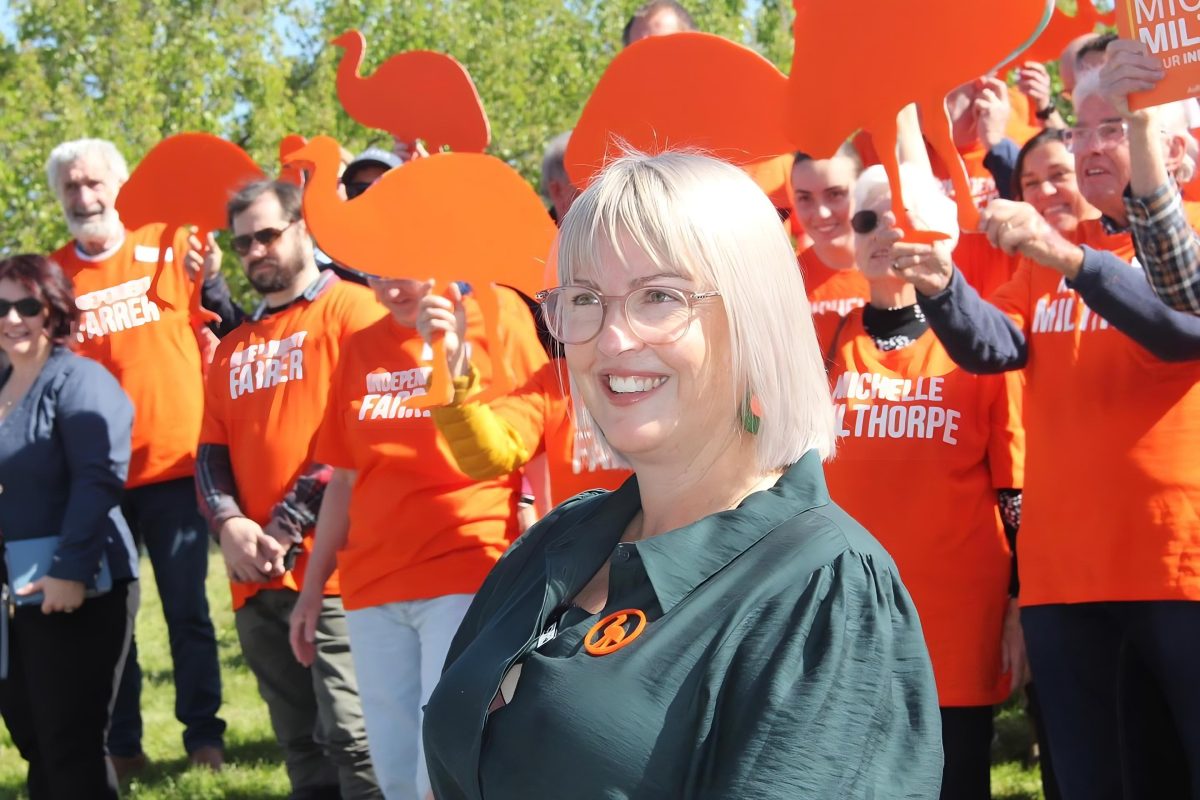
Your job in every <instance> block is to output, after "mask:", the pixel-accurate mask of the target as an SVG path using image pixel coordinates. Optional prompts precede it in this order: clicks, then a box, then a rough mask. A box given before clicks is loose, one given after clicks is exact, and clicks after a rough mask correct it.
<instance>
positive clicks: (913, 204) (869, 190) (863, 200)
mask: <svg viewBox="0 0 1200 800" xmlns="http://www.w3.org/2000/svg"><path fill="white" fill-rule="evenodd" d="M900 186H901V191H903V192H904V207H905V208H906V209H908V213H909V215H910V216H911V217H912V221H913V222H914V223H915V224H916V225H918V226H920V227H922V228H924V229H926V230H931V231H938V232H939V233H944V234H946V235H947V236H949V237H950V238H951V240H952V242H954V243H956V242H957V241H958V234H959V228H958V206H957V205H956V204H955V202H954V201H953V200H951V199H950V198H949V197H947V196H946V190H945V188H944V187H943V186H942V183H941V182H940V181H939V180H938V179H937V178H935V177H933V175H932V174H931V173H929V172H926V171H924V170H920V169H918V168H917V167H915V166H913V165H912V164H901V165H900ZM890 192H891V186H890V185H889V184H888V177H887V172H886V171H885V170H884V168H883V165H882V164H875V165H874V166H871V167H867V168H866V169H865V170H863V173H862V175H859V176H858V183H856V184H855V185H854V207H855V208H866V207H867V206H868V205H870V204H871V203H872V202H874V200H875V199H876V198H877V197H879V196H880V195H881V194H889V193H890Z"/></svg>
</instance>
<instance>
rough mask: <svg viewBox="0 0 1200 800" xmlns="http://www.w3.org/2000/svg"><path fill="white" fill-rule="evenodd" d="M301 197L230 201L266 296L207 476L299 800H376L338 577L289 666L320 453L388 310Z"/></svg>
mask: <svg viewBox="0 0 1200 800" xmlns="http://www.w3.org/2000/svg"><path fill="white" fill-rule="evenodd" d="M300 198H301V194H300V190H299V189H298V188H297V187H295V186H293V185H291V184H288V183H280V182H271V181H263V182H259V183H254V184H251V185H249V186H247V187H245V188H243V189H242V190H241V191H239V192H238V193H237V194H236V195H235V196H234V197H233V199H232V200H230V201H229V206H228V210H229V221H230V227H231V228H232V231H233V238H232V246H233V250H234V252H236V253H237V254H238V256H239V258H240V259H241V262H242V266H243V268H244V269H245V272H246V277H247V278H248V279H249V281H250V284H251V285H252V286H253V287H254V288H255V290H257V291H258V292H259V293H260V294H261V295H262V296H263V300H262V302H261V303H260V304H259V306H258V308H257V309H256V310H255V311H254V313H253V314H252V315H251V316H250V317H249V318H248V319H247V320H246V321H245V322H243V323H242V324H241V325H240V326H239V327H238V328H237V329H235V330H234V331H233V332H232V333H230V334H229V335H228V336H227V337H226V338H225V339H224V340H223V341H222V342H221V344H220V346H219V347H218V349H217V354H216V357H215V358H214V359H213V363H212V366H211V367H210V369H209V373H208V384H207V390H206V393H205V411H204V427H203V430H202V431H201V434H200V446H199V450H198V452H197V463H196V480H197V484H198V485H199V489H200V495H201V500H202V503H201V510H202V512H203V513H204V515H205V517H206V518H207V520H208V522H209V527H210V528H211V530H212V532H213V535H214V536H215V537H216V538H217V540H218V542H219V544H220V546H221V553H222V555H223V556H224V559H225V567H226V570H227V571H228V573H229V577H230V579H231V581H232V582H233V584H232V590H233V607H234V620H235V623H236V626H237V632H238V639H239V641H240V642H241V645H242V652H243V654H244V656H245V659H246V663H247V664H248V665H249V667H250V669H251V670H252V671H253V672H254V675H255V677H256V678H257V679H258V687H259V692H260V693H261V694H262V697H263V699H264V700H265V701H266V703H267V708H268V710H269V711H270V714H271V724H272V727H273V728H274V729H275V735H276V737H277V738H278V740H279V743H280V745H281V746H282V747H283V749H284V755H285V760H286V764H287V770H288V777H289V779H290V781H291V784H292V791H293V797H305V798H308V797H339V796H340V797H343V798H356V799H357V798H376V797H379V796H380V793H379V787H378V785H377V783H376V780H375V775H374V771H373V770H372V768H371V761H370V756H369V754H368V751H367V740H366V733H365V730H364V727H363V719H362V708H361V703H360V702H359V697H358V689H357V683H356V681H355V676H354V668H353V664H352V662H351V660H350V651H349V638H348V634H347V631H346V619H345V614H344V612H343V610H342V600H341V597H340V590H339V587H338V580H337V576H336V574H334V575H333V576H332V577H331V578H330V579H329V581H327V582H326V583H325V585H324V587H323V592H322V594H323V599H322V600H321V611H320V615H319V620H318V623H317V631H316V654H315V658H314V660H313V662H312V665H311V666H301V665H300V664H299V663H297V662H296V660H295V659H294V658H292V654H291V649H290V646H289V644H288V617H289V615H290V614H291V611H292V608H293V606H294V605H295V603H296V599H297V597H298V596H299V595H298V593H299V591H300V589H301V588H302V585H303V575H304V569H305V565H306V564H307V561H308V551H309V550H311V546H312V532H313V526H314V524H315V523H316V519H317V513H318V511H319V509H320V506H321V501H322V498H323V496H324V493H325V487H326V485H327V484H328V482H329V477H330V472H331V470H330V468H329V467H327V466H325V465H324V464H320V463H314V461H313V445H314V441H315V437H316V432H317V428H318V427H319V425H320V423H321V419H322V416H323V414H324V411H325V403H326V399H327V397H328V395H329V387H330V381H331V377H332V375H333V370H334V366H335V365H336V363H337V360H338V357H339V354H340V352H341V346H342V342H344V341H345V340H346V339H347V338H349V336H350V335H351V334H352V333H354V332H356V331H358V330H360V329H362V328H365V327H367V326H368V325H370V324H371V323H373V322H375V321H376V320H377V319H379V318H380V317H381V316H382V315H383V313H384V310H383V308H382V307H381V306H380V305H379V304H378V303H377V302H375V299H374V297H372V295H371V292H370V291H368V290H367V289H365V288H362V287H359V286H354V285H351V284H349V283H346V282H344V281H341V280H340V279H339V278H338V277H337V276H336V275H334V274H332V273H330V272H320V271H319V270H318V269H317V264H316V261H315V260H314V258H313V246H312V241H311V240H310V238H309V235H308V228H307V226H306V225H305V223H304V220H303V219H301V216H300ZM339 793H340V794H339Z"/></svg>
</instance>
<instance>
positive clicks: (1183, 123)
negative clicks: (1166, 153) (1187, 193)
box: [1158, 100, 1198, 185]
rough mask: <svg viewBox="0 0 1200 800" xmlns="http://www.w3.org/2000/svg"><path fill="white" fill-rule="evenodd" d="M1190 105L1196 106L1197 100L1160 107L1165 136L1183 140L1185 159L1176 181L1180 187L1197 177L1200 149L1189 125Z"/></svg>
mask: <svg viewBox="0 0 1200 800" xmlns="http://www.w3.org/2000/svg"><path fill="white" fill-rule="evenodd" d="M1188 103H1192V104H1193V105H1194V104H1195V100H1179V101H1176V102H1174V103H1166V104H1165V105H1161V106H1159V107H1158V121H1159V127H1161V128H1162V132H1163V136H1165V137H1166V138H1168V139H1182V140H1183V150H1184V153H1183V159H1182V160H1181V161H1180V164H1179V166H1178V167H1177V168H1176V169H1175V180H1176V182H1177V183H1179V184H1180V185H1182V184H1185V183H1188V182H1189V181H1191V179H1192V178H1194V177H1195V176H1196V155H1197V149H1198V148H1197V144H1196V137H1194V136H1192V132H1191V130H1190V128H1191V127H1192V126H1191V125H1189V124H1188V122H1189V120H1188V117H1189V115H1188V107H1187V104H1188Z"/></svg>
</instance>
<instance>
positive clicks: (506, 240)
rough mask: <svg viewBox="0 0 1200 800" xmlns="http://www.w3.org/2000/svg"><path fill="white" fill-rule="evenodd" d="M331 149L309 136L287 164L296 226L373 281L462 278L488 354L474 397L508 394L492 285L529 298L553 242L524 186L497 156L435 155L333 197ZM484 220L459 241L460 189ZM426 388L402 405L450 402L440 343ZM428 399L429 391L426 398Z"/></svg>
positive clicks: (546, 220)
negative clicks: (299, 176)
mask: <svg viewBox="0 0 1200 800" xmlns="http://www.w3.org/2000/svg"><path fill="white" fill-rule="evenodd" d="M338 154H339V148H338V143H337V142H336V141H334V140H333V139H331V138H330V137H328V136H317V137H314V138H313V139H312V141H310V142H309V143H308V144H307V145H305V146H304V147H303V148H301V149H299V150H297V151H295V152H293V153H292V154H290V155H289V156H288V157H287V158H286V159H285V163H287V164H289V165H290V164H298V165H301V166H303V167H305V168H306V169H308V170H309V171H310V172H309V175H310V178H309V181H308V183H307V185H306V186H305V189H304V220H305V222H306V223H307V224H308V227H309V231H310V232H311V233H312V235H313V238H314V239H316V241H317V243H318V244H319V245H320V246H321V249H322V250H324V251H325V252H326V253H328V254H329V256H330V257H331V258H333V259H334V260H336V261H338V262H340V263H342V264H345V265H347V266H349V267H353V268H354V269H357V270H360V271H362V272H366V273H369V274H372V275H380V276H385V277H393V278H414V279H416V280H425V279H427V278H434V279H435V280H437V282H438V284H439V285H440V286H442V287H445V286H448V285H449V284H450V283H451V282H452V281H466V282H468V283H470V284H471V285H472V287H473V288H474V295H475V298H476V300H477V301H478V302H479V305H480V309H481V311H482V313H483V318H484V321H485V324H486V330H487V337H488V342H489V351H490V352H491V353H492V354H493V356H492V357H493V360H492V366H493V370H492V374H493V375H494V376H495V381H494V383H493V384H492V385H491V386H489V387H487V388H485V390H484V392H483V394H482V396H481V397H482V399H483V400H486V399H490V398H493V397H499V396H502V395H504V394H507V393H509V392H511V391H512V390H513V389H514V388H516V387H515V383H514V381H513V376H512V373H511V371H510V370H509V369H508V367H507V365H506V364H504V363H503V361H501V360H500V359H499V354H500V352H501V348H500V337H499V306H498V303H497V300H496V296H495V293H494V291H493V288H492V283H493V282H500V283H503V284H505V285H507V286H512V287H514V288H516V289H519V290H520V291H522V292H524V293H526V294H528V295H531V296H532V295H533V294H534V293H535V292H537V291H538V290H539V289H541V288H542V286H541V278H542V271H543V263H544V261H545V259H546V254H547V253H548V252H549V250H550V243H551V241H552V240H553V238H554V234H555V228H554V223H553V222H551V221H550V217H549V216H548V215H547V214H546V209H545V207H544V206H542V202H541V200H539V199H538V196H537V195H536V194H535V193H534V191H533V190H532V189H531V188H530V187H529V184H528V183H526V182H525V180H524V179H523V178H522V177H521V176H520V175H519V174H518V173H517V172H516V171H514V170H513V169H512V168H511V167H510V166H508V165H507V164H505V163H504V162H503V161H501V160H500V159H498V158H494V157H492V156H489V155H484V154H482V153H438V154H435V155H432V156H430V157H428V158H417V159H414V160H412V161H410V162H409V163H407V164H405V165H404V166H403V167H400V168H398V169H393V170H390V171H388V172H387V173H385V174H384V176H383V177H382V178H380V179H379V181H378V182H377V183H375V185H373V186H372V187H371V188H370V189H368V190H367V191H366V192H364V193H363V194H361V195H359V196H358V197H356V198H355V199H353V200H349V201H346V200H342V198H341V197H340V196H339V195H338V193H337V180H338V163H339V156H338ZM466 189H469V190H470V194H471V197H472V198H473V200H474V201H475V202H477V203H478V204H479V205H481V206H483V207H485V208H487V209H488V213H486V214H482V215H478V216H475V217H472V218H471V225H472V230H471V234H470V235H469V236H464V235H463V224H464V216H465V215H466V214H467V213H468V212H469V211H470V209H469V208H464V206H463V201H462V198H463V192H464V190H466ZM430 386H431V388H432V389H433V392H431V393H430V394H428V395H425V396H424V397H421V398H419V399H418V398H413V399H411V400H409V401H407V402H408V404H409V405H410V406H413V407H418V408H429V407H433V406H438V405H445V404H446V403H448V402H449V401H450V398H451V394H452V388H453V387H452V384H451V379H450V376H449V374H447V371H446V361H445V356H444V351H443V350H442V348H441V343H440V342H438V343H436V345H435V348H434V360H433V379H432V380H431V382H430ZM434 392H436V394H434Z"/></svg>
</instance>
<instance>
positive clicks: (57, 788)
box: [0, 581, 138, 800]
mask: <svg viewBox="0 0 1200 800" xmlns="http://www.w3.org/2000/svg"><path fill="white" fill-rule="evenodd" d="M137 603H138V584H137V581H132V582H122V583H118V584H117V585H115V586H114V587H113V589H112V591H110V592H108V593H107V594H104V595H101V596H100V597H94V598H92V599H90V600H86V601H84V603H83V605H82V606H80V607H79V608H78V609H76V610H75V611H74V612H72V613H70V614H65V613H56V614H43V613H42V611H41V607H40V606H25V607H22V608H18V609H17V612H16V616H15V617H14V618H13V619H12V620H10V621H9V634H10V636H9V644H10V649H9V669H8V679H7V680H3V681H0V715H3V717H4V722H5V724H7V725H8V730H9V733H10V734H12V739H13V743H14V744H16V746H17V750H18V751H20V753H21V756H22V757H23V758H24V759H25V760H26V761H28V762H29V776H28V779H27V785H28V789H29V800H80V798H88V800H92V798H95V799H96V800H104V798H116V797H117V784H116V776H115V774H113V773H112V771H111V770H110V769H109V766H108V761H107V758H106V751H105V747H104V738H105V735H106V732H107V728H108V720H109V713H110V711H111V708H112V700H113V694H114V692H115V691H116V680H117V676H118V675H119V671H118V670H119V668H120V667H121V666H122V662H123V661H124V658H125V654H126V652H127V651H128V649H129V638H130V634H131V633H132V631H133V619H134V615H135V613H136V611H137ZM4 613H7V612H4Z"/></svg>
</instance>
